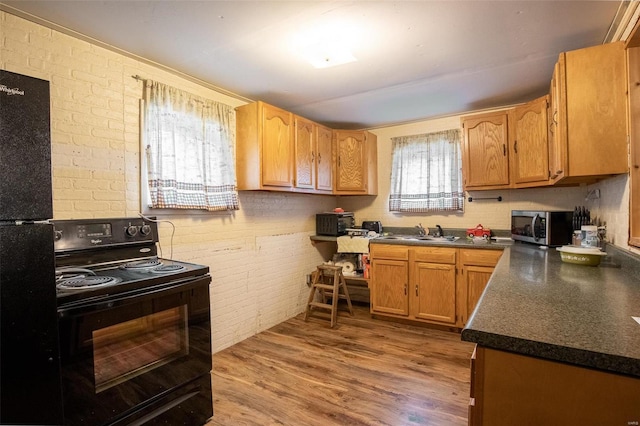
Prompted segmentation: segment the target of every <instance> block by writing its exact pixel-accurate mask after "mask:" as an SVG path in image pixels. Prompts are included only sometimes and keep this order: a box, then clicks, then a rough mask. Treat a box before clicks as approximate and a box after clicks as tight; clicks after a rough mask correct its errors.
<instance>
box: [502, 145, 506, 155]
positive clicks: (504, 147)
mask: <svg viewBox="0 0 640 426" xmlns="http://www.w3.org/2000/svg"><path fill="white" fill-rule="evenodd" d="M502 155H504V156H505V157H506V156H507V146H506V145H505V144H502Z"/></svg>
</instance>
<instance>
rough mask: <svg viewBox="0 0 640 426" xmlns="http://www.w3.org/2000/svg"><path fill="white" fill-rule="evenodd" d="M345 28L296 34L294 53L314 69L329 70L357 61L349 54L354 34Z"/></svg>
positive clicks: (319, 29)
mask: <svg viewBox="0 0 640 426" xmlns="http://www.w3.org/2000/svg"><path fill="white" fill-rule="evenodd" d="M345 28H348V27H346V26H342V25H340V26H339V25H335V24H334V25H331V26H329V27H324V28H317V29H315V30H307V31H306V32H305V33H301V34H298V35H297V36H296V39H295V41H294V43H293V48H294V51H295V52H296V53H297V54H298V55H299V56H301V57H303V58H304V59H305V60H306V61H307V62H309V63H310V64H311V65H313V66H314V67H315V68H329V67H334V66H336V65H342V64H347V63H349V62H355V61H357V59H356V57H355V56H353V54H352V53H351V49H350V47H349V46H350V45H353V44H354V39H355V32H354V31H345Z"/></svg>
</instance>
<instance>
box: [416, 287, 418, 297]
mask: <svg viewBox="0 0 640 426" xmlns="http://www.w3.org/2000/svg"><path fill="white" fill-rule="evenodd" d="M417 295H418V284H416V296H417Z"/></svg>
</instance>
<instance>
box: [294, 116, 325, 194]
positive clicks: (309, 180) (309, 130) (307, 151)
mask: <svg viewBox="0 0 640 426" xmlns="http://www.w3.org/2000/svg"><path fill="white" fill-rule="evenodd" d="M294 123H295V125H294V127H295V158H296V162H295V166H296V171H295V174H296V180H295V187H296V188H297V189H302V190H304V192H321V193H327V192H328V193H330V192H332V191H333V167H332V165H331V161H332V146H331V145H332V141H331V137H332V134H331V129H329V128H327V127H324V126H321V125H319V124H317V123H314V122H313V121H310V120H307V119H306V118H302V117H298V116H296V115H294Z"/></svg>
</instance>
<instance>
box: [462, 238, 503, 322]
mask: <svg viewBox="0 0 640 426" xmlns="http://www.w3.org/2000/svg"><path fill="white" fill-rule="evenodd" d="M501 256H502V250H486V249H460V256H459V262H460V278H459V280H460V281H461V284H460V297H459V306H458V309H459V311H460V312H461V313H462V318H461V321H460V322H461V325H462V326H464V325H466V323H467V321H468V320H469V317H470V316H471V314H472V313H473V310H474V309H475V308H476V305H477V304H478V300H480V296H482V292H483V291H484V289H485V287H486V286H487V283H488V282H489V278H491V274H493V270H494V269H495V266H496V264H497V263H498V260H500V257H501Z"/></svg>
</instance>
